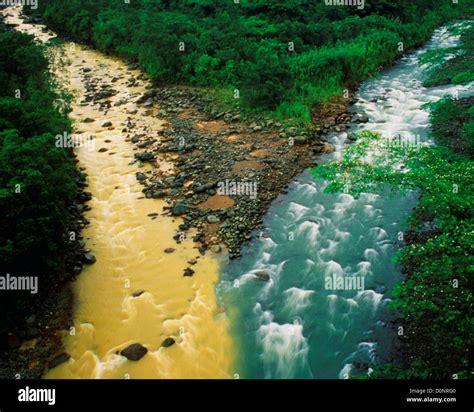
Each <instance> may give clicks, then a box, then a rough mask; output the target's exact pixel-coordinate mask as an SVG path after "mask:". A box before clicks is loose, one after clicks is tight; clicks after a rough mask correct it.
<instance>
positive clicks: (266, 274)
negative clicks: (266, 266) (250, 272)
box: [254, 270, 270, 281]
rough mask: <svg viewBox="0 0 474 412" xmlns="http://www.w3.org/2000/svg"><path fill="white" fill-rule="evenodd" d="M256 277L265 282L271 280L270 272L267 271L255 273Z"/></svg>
mask: <svg viewBox="0 0 474 412" xmlns="http://www.w3.org/2000/svg"><path fill="white" fill-rule="evenodd" d="M254 275H255V276H256V277H257V278H259V279H261V280H265V281H269V280H270V272H268V271H267V270H258V271H257V272H255V273H254Z"/></svg>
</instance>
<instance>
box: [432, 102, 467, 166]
mask: <svg viewBox="0 0 474 412" xmlns="http://www.w3.org/2000/svg"><path fill="white" fill-rule="evenodd" d="M430 108H431V115H430V120H431V124H432V126H433V135H434V137H435V139H436V141H437V142H439V143H442V144H444V145H446V146H449V147H450V148H451V149H452V150H454V151H455V152H457V153H463V154H466V155H468V156H469V157H470V158H471V159H472V158H473V157H474V97H470V98H466V99H458V100H455V99H453V98H451V97H445V98H444V99H442V100H440V101H438V102H437V103H432V104H431V105H430Z"/></svg>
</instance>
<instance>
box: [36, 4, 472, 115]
mask: <svg viewBox="0 0 474 412" xmlns="http://www.w3.org/2000/svg"><path fill="white" fill-rule="evenodd" d="M366 3H367V4H366V6H365V8H364V9H363V10H358V9H357V8H356V7H331V6H326V5H325V4H324V2H323V1H321V2H314V1H308V0H291V1H281V2H280V1H267V0H259V1H245V0H242V1H241V2H240V3H239V4H235V3H234V2H232V1H229V2H222V1H221V0H181V1H162V0H143V1H141V2H133V1H132V2H130V3H129V4H127V3H124V2H110V1H107V0H70V1H68V2H64V1H62V0H44V1H42V2H40V10H39V12H40V13H41V14H42V15H43V17H44V19H45V21H46V23H47V24H48V25H49V26H50V27H52V28H53V29H54V30H56V31H58V32H61V33H65V34H68V35H70V36H73V37H74V38H76V39H77V40H79V41H82V42H88V43H91V44H92V45H94V46H95V47H97V48H98V49H100V50H102V51H104V52H108V53H115V54H119V55H122V56H124V57H126V58H129V59H131V60H135V61H137V62H139V64H141V65H142V66H143V67H144V68H145V69H146V70H147V72H148V73H149V74H150V76H151V77H152V79H153V80H155V81H156V82H161V83H163V82H173V83H181V84H193V85H198V86H212V87H215V88H221V89H231V90H233V89H235V88H237V89H239V90H240V91H241V93H240V95H241V97H242V106H243V108H244V109H245V107H247V108H252V109H261V110H272V111H275V112H276V114H277V115H278V116H279V117H280V118H281V119H291V118H294V120H295V121H298V122H303V123H304V122H306V123H308V122H309V121H310V118H311V106H312V105H313V104H314V102H323V101H325V100H327V99H328V98H330V97H331V96H332V95H334V94H340V93H342V90H344V89H350V88H354V87H355V86H356V85H357V84H358V83H359V82H361V81H362V80H365V79H367V78H368V77H370V76H371V75H373V74H374V73H375V72H376V71H377V70H378V69H379V68H380V66H385V65H387V64H391V63H392V62H393V61H394V60H395V59H396V58H397V57H398V56H400V55H401V53H402V51H401V50H400V42H402V43H403V50H406V49H408V48H411V47H414V46H417V45H419V44H421V43H422V42H423V41H425V40H426V39H427V38H429V36H430V34H431V32H432V30H433V29H434V28H435V27H436V26H438V25H439V24H441V23H442V22H444V21H446V20H448V19H452V18H458V17H461V16H462V15H463V11H464V10H466V8H467V6H468V5H470V4H472V1H471V0H469V1H462V2H460V3H459V4H456V5H455V4H452V3H449V2H448V3H447V2H446V1H443V0H435V1H426V0H413V1H408V0H404V1H399V2H396V3H395V2H391V1H378V2H366ZM429 10H431V11H429ZM183 47H184V49H183ZM180 48H181V49H180ZM272 73H273V75H272Z"/></svg>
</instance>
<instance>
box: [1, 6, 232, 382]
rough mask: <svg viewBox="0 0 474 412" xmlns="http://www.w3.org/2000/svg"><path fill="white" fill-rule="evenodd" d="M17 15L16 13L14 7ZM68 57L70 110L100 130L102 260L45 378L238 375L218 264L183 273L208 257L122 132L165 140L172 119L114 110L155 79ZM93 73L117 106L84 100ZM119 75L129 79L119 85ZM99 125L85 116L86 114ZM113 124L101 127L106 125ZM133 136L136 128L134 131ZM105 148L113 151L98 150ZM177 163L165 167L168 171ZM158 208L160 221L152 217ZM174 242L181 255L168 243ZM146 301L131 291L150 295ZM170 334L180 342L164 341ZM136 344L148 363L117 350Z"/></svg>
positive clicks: (90, 154) (89, 275) (92, 55)
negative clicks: (184, 234) (141, 178)
mask: <svg viewBox="0 0 474 412" xmlns="http://www.w3.org/2000/svg"><path fill="white" fill-rule="evenodd" d="M15 10H17V9H13V14H14V15H13V16H12V17H10V18H9V19H8V20H9V21H10V22H11V23H18V24H21V25H20V26H19V29H20V30H22V31H26V32H30V33H31V34H35V35H37V36H38V37H39V38H41V39H42V40H44V39H46V38H47V34H45V33H42V32H41V30H40V29H39V28H38V27H34V26H31V25H28V24H23V23H22V22H21V20H20V19H19V17H18V12H17V11H15ZM9 12H10V13H12V11H11V9H10V11H9ZM65 55H66V57H67V59H68V60H69V61H70V65H69V66H68V72H67V73H63V75H62V76H61V77H63V78H64V79H63V80H65V79H69V82H70V86H71V88H72V90H75V91H77V94H78V96H77V100H76V103H75V104H74V107H73V112H72V113H71V118H72V119H73V120H74V121H75V128H76V139H78V141H80V142H82V143H84V136H88V135H92V136H94V139H93V140H92V141H93V142H94V145H91V144H87V145H86V144H82V145H81V146H80V147H78V148H77V149H76V152H77V155H78V159H79V161H80V166H83V167H85V168H86V173H87V174H88V183H89V188H88V190H89V191H90V192H92V194H93V199H92V200H91V201H90V202H89V205H90V206H91V208H92V209H91V211H89V212H87V213H86V217H87V219H89V221H90V225H89V226H88V227H87V228H86V229H85V230H84V232H83V235H84V237H85V239H86V244H87V247H89V248H90V249H92V252H93V253H94V255H95V256H96V258H97V262H96V263H95V264H94V265H91V266H88V267H87V268H86V269H85V270H84V271H83V272H82V273H81V274H80V275H79V276H78V278H77V280H76V281H75V283H74V289H75V296H76V304H75V308H74V326H75V330H74V332H75V333H74V334H72V335H67V336H66V337H65V338H64V346H65V350H66V351H67V352H68V353H69V354H70V355H71V360H70V361H68V362H67V363H64V364H62V365H60V366H58V367H56V368H54V369H52V370H51V371H50V372H49V373H48V374H47V375H46V378H121V379H123V378H131V379H133V378H228V377H230V376H231V375H232V371H231V368H232V361H233V359H232V353H233V348H232V342H231V339H230V337H229V334H228V323H227V318H226V316H225V313H219V312H220V311H219V310H218V309H217V302H216V294H215V288H214V286H215V283H216V281H217V278H218V262H217V261H215V260H213V259H211V258H210V257H207V256H206V257H202V258H200V259H199V260H198V263H197V264H196V265H195V266H194V267H193V270H194V271H195V274H194V276H193V277H183V271H184V269H185V268H186V267H189V264H188V263H187V262H188V261H189V260H192V259H195V258H196V257H197V256H199V253H198V251H197V249H196V248H195V245H194V243H193V242H192V240H191V239H187V240H185V241H184V242H182V243H181V244H179V245H176V244H175V242H174V240H173V236H174V235H175V234H176V232H177V229H178V225H179V223H180V221H179V220H178V219H173V218H171V217H168V216H161V213H162V212H163V206H165V203H164V202H162V201H159V200H150V199H144V198H143V193H142V188H143V187H142V186H141V185H140V184H139V183H138V181H137V179H136V177H135V173H136V172H138V171H141V172H144V173H146V172H148V171H151V172H153V168H152V166H147V167H143V168H139V167H137V165H136V164H130V163H131V162H133V161H134V152H133V145H132V144H131V143H130V142H128V141H126V137H127V136H126V133H122V129H123V128H124V127H126V124H127V123H128V122H129V121H130V122H132V123H134V124H135V126H134V127H133V128H132V127H130V129H134V130H136V131H143V132H145V133H147V134H148V135H149V137H153V138H156V139H159V136H158V134H157V131H158V130H160V129H161V128H163V126H164V122H163V121H160V120H158V119H157V118H156V117H155V116H145V115H144V113H145V109H142V108H140V107H139V108H138V113H136V114H133V115H131V114H129V113H127V105H126V104H125V105H121V106H113V103H114V102H116V101H117V100H119V99H121V98H126V99H127V102H133V101H134V100H136V98H138V96H140V95H141V94H142V93H143V91H144V90H145V85H146V83H145V82H144V81H140V82H139V84H138V85H137V86H133V87H128V84H127V82H128V78H129V77H130V76H131V75H134V76H137V75H138V74H139V72H137V71H133V72H132V71H129V70H127V68H126V67H125V66H124V64H123V63H121V62H120V61H118V60H115V59H112V58H109V57H106V56H104V55H102V54H100V53H98V52H94V51H90V50H85V49H84V48H82V47H81V46H79V45H74V44H72V43H69V44H67V45H66V46H65ZM84 67H87V68H88V69H90V72H88V73H87V74H86V75H90V76H91V77H92V78H98V79H99V81H100V82H105V83H108V84H111V85H112V86H113V88H114V89H115V90H117V91H118V94H117V95H115V96H113V97H111V102H112V105H111V107H110V109H108V110H106V111H104V110H99V109H100V106H99V105H97V104H93V103H88V104H84V105H81V104H80V103H79V102H80V101H81V100H82V99H83V97H84V93H85V88H84V83H83V81H84V79H83V76H84V74H83V72H82V70H83V68H84ZM113 77H117V78H120V79H119V80H117V81H116V82H115V83H111V80H112V78H113ZM86 118H90V119H94V120H95V121H94V122H87V123H85V122H83V120H84V119H86ZM109 121H110V122H112V127H102V124H104V123H105V122H109ZM132 133H133V132H132ZM100 148H107V149H108V150H107V151H105V152H99V149H100ZM167 168H169V165H166V167H165V170H166V169H167ZM153 213H157V214H158V217H157V218H156V219H155V220H152V219H151V218H150V217H149V216H148V215H149V214H153ZM169 247H173V248H175V249H176V251H175V252H174V253H170V254H166V253H164V252H163V251H164V249H166V248H169ZM141 291H143V293H142V294H140V295H139V296H137V297H133V296H132V295H133V294H134V293H136V292H141ZM167 337H172V338H173V339H174V340H175V341H176V343H175V344H174V345H172V346H170V347H167V348H165V347H162V346H161V344H162V342H163V341H164V339H166V338H167ZM132 343H140V344H142V345H144V346H145V347H146V348H147V349H148V353H147V354H146V355H145V356H144V357H143V358H142V359H140V360H139V361H137V362H134V361H130V360H127V359H126V358H125V357H123V356H121V355H119V354H118V352H119V351H121V350H122V349H124V348H126V347H127V346H129V345H130V344H132Z"/></svg>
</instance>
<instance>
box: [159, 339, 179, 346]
mask: <svg viewBox="0 0 474 412" xmlns="http://www.w3.org/2000/svg"><path fill="white" fill-rule="evenodd" d="M175 343H176V341H175V340H174V339H173V338H166V339H165V340H164V341H163V342H162V343H161V346H163V347H164V348H169V347H170V346H171V345H174V344H175Z"/></svg>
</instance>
